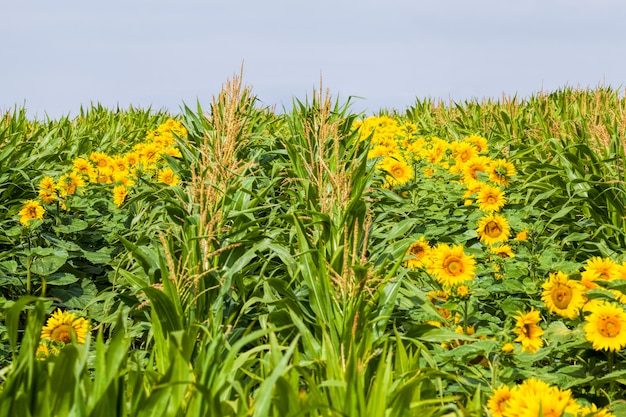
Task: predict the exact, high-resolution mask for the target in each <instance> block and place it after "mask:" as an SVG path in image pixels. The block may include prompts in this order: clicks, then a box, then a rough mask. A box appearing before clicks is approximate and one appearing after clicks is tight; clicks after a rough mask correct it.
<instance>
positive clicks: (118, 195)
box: [113, 185, 128, 206]
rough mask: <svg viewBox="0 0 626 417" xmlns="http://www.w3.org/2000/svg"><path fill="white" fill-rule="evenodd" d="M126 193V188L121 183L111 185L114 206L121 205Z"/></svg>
mask: <svg viewBox="0 0 626 417" xmlns="http://www.w3.org/2000/svg"><path fill="white" fill-rule="evenodd" d="M127 195H128V190H127V189H126V187H125V186H123V185H116V186H115V187H113V203H114V204H115V205H116V206H121V205H122V203H123V202H124V200H125V199H126V196H127Z"/></svg>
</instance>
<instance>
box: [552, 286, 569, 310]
mask: <svg viewBox="0 0 626 417" xmlns="http://www.w3.org/2000/svg"><path fill="white" fill-rule="evenodd" d="M572 295H573V293H572V289H571V288H570V287H568V286H566V285H559V286H558V287H557V288H556V289H555V290H554V291H552V302H554V305H555V306H557V307H558V308H560V309H566V308H567V306H569V303H570V302H571V301H572Z"/></svg>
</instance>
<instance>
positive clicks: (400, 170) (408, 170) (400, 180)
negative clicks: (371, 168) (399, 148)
mask: <svg viewBox="0 0 626 417" xmlns="http://www.w3.org/2000/svg"><path fill="white" fill-rule="evenodd" d="M380 168H381V169H383V170H384V171H386V172H387V174H388V175H387V182H388V183H389V184H390V185H404V184H406V183H408V182H409V181H410V180H412V179H413V167H412V166H411V165H409V164H407V163H406V162H405V161H404V160H402V159H394V158H387V159H385V161H383V163H382V164H381V167H380Z"/></svg>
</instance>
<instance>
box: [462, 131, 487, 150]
mask: <svg viewBox="0 0 626 417" xmlns="http://www.w3.org/2000/svg"><path fill="white" fill-rule="evenodd" d="M463 140H464V141H466V142H469V143H471V144H473V145H474V146H476V148H477V149H478V152H480V153H482V152H486V151H487V150H488V149H489V144H488V143H487V138H485V137H483V136H480V135H469V136H468V137H466V138H463Z"/></svg>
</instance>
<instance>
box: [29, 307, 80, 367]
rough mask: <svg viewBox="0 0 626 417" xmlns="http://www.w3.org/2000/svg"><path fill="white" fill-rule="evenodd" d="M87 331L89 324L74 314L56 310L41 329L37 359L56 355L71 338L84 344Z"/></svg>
mask: <svg viewBox="0 0 626 417" xmlns="http://www.w3.org/2000/svg"><path fill="white" fill-rule="evenodd" d="M88 331H89V322H88V321H87V320H86V319H85V318H83V317H78V316H76V315H75V314H74V313H70V312H68V311H62V310H61V309H57V310H56V311H55V312H54V313H52V315H51V316H50V317H49V318H48V320H47V321H46V325H45V326H44V327H43V328H42V329H41V340H40V341H39V347H38V348H37V353H36V355H37V358H38V359H40V360H45V359H46V358H47V357H48V356H50V355H56V354H58V353H59V352H60V350H61V349H62V348H63V346H65V345H66V344H68V343H72V337H74V338H75V339H76V342H77V343H79V344H81V345H82V344H84V343H85V340H86V338H87V332H88Z"/></svg>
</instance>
